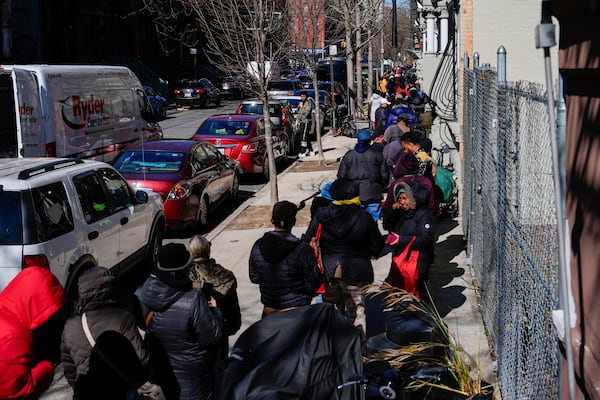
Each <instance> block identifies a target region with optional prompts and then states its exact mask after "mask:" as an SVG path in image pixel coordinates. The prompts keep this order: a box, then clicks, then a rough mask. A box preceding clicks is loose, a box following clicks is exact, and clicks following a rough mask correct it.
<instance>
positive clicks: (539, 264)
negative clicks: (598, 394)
mask: <svg viewBox="0 0 600 400" xmlns="http://www.w3.org/2000/svg"><path fill="white" fill-rule="evenodd" d="M496 77H497V74H496V71H495V70H494V69H492V68H490V67H483V68H482V67H478V66H476V67H474V68H473V69H469V68H466V69H465V73H464V85H463V95H462V97H463V110H464V114H463V118H464V119H463V126H464V129H463V133H464V144H465V147H464V169H463V171H464V177H463V178H464V192H463V196H464V197H463V204H464V207H463V212H462V216H463V226H464V227H465V232H466V234H467V240H468V252H469V257H470V259H471V265H472V269H473V273H474V277H475V279H476V281H477V285H478V287H479V291H480V295H481V303H482V313H483V318H484V322H485V324H486V326H487V329H488V331H489V333H490V335H491V339H492V344H493V346H494V349H495V351H496V355H497V363H498V371H497V373H498V380H499V382H500V392H501V395H502V398H503V399H508V400H525V399H531V400H533V399H536V400H537V399H556V398H558V376H559V373H558V366H559V361H558V357H559V354H558V342H557V338H556V334H555V331H554V329H553V326H552V319H551V312H552V310H553V309H556V308H557V304H558V269H559V267H558V242H557V234H556V223H557V220H556V209H555V203H554V185H553V180H552V153H551V145H550V136H549V129H548V127H549V125H548V123H549V122H548V114H547V108H546V98H545V90H544V88H543V87H541V86H539V85H536V84H532V83H529V82H522V81H521V82H506V83H501V84H498V83H497V82H496Z"/></svg>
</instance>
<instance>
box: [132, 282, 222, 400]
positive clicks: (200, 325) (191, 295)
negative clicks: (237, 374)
mask: <svg viewBox="0 0 600 400" xmlns="http://www.w3.org/2000/svg"><path fill="white" fill-rule="evenodd" d="M140 302H141V305H142V312H143V313H144V315H146V314H147V313H148V312H149V310H153V311H154V315H153V317H152V319H151V321H150V324H149V325H148V331H149V332H152V333H154V334H155V335H156V336H157V337H158V339H159V340H160V342H161V343H162V345H163V346H164V348H165V350H166V352H167V354H168V356H169V360H170V361H171V366H172V367H173V372H174V373H175V376H176V377H177V380H178V382H179V386H180V387H181V396H180V399H181V400H192V399H193V400H198V399H212V398H213V397H212V396H213V376H212V373H213V367H214V359H213V358H214V348H213V346H214V345H215V344H217V343H218V342H219V340H220V339H221V335H222V329H223V322H222V318H221V312H220V311H219V309H218V308H216V307H210V306H209V305H208V302H207V300H206V298H205V297H204V295H203V294H202V292H201V291H199V290H195V289H191V281H190V282H189V289H188V288H187V287H186V288H177V287H174V285H172V284H167V283H165V282H163V281H162V280H160V279H158V278H157V277H156V276H155V275H150V277H149V278H148V279H147V280H146V282H145V283H144V285H143V287H142V289H141V293H140Z"/></svg>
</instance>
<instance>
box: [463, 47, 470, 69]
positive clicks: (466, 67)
mask: <svg viewBox="0 0 600 400" xmlns="http://www.w3.org/2000/svg"><path fill="white" fill-rule="evenodd" d="M463 63H464V67H465V69H469V53H467V52H466V51H465V53H464V54H463Z"/></svg>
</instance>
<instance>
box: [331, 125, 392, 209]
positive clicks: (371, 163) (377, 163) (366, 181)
mask: <svg viewBox="0 0 600 400" xmlns="http://www.w3.org/2000/svg"><path fill="white" fill-rule="evenodd" d="M356 138H357V140H358V143H356V146H354V149H352V150H349V151H348V152H347V153H346V154H344V157H343V158H342V161H341V162H340V167H339V169H338V173H337V177H338V179H343V180H346V181H350V182H354V184H355V185H356V189H357V190H358V196H359V198H360V203H361V204H362V206H363V207H364V208H366V209H367V211H368V212H369V213H370V214H371V215H372V216H373V219H374V220H375V221H377V220H378V219H379V217H380V215H381V199H382V198H383V195H382V193H383V188H384V187H385V186H386V185H387V183H388V179H389V170H388V167H387V164H386V163H385V161H384V160H383V154H382V152H381V151H380V150H379V149H378V148H375V147H374V146H372V145H371V133H370V132H369V130H367V129H361V130H359V131H358V133H357V135H356Z"/></svg>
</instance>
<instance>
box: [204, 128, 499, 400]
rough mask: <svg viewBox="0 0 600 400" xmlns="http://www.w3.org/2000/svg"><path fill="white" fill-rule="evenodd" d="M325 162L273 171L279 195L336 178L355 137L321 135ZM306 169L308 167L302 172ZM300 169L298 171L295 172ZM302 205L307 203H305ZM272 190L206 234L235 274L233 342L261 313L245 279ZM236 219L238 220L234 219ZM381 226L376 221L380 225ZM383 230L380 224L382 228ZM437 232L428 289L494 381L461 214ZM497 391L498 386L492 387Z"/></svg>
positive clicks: (381, 274) (381, 267) (296, 194)
mask: <svg viewBox="0 0 600 400" xmlns="http://www.w3.org/2000/svg"><path fill="white" fill-rule="evenodd" d="M322 143H323V149H324V153H323V154H324V158H325V163H324V164H325V165H328V164H329V167H324V169H323V170H316V171H315V170H314V169H317V168H312V170H311V169H310V168H301V167H302V165H301V163H306V164H305V165H308V163H312V165H314V164H315V162H316V161H318V160H319V157H318V156H311V157H306V158H304V159H302V160H299V161H298V162H297V163H296V165H295V167H294V166H292V167H290V168H289V169H288V170H286V171H284V172H283V173H281V174H280V175H279V176H278V193H279V200H289V201H292V202H295V203H299V202H300V201H301V200H303V199H306V198H307V197H309V196H310V195H311V194H313V193H315V192H316V191H317V190H319V188H320V187H321V186H322V185H323V184H324V183H325V182H328V181H332V180H334V179H335V177H336V173H337V169H335V163H336V162H337V161H338V160H339V158H340V157H342V156H343V155H344V154H345V153H346V151H348V150H350V149H352V148H353V147H354V145H355V144H356V139H351V138H347V137H344V136H337V137H334V136H332V135H330V134H328V135H325V136H323V138H322ZM307 170H308V171H307ZM298 171H301V172H298ZM307 203H308V204H307V206H306V207H307V209H308V208H310V203H309V202H307ZM270 207H271V193H270V188H269V185H265V186H264V187H263V188H262V189H261V190H260V191H259V192H257V193H256V195H255V196H254V197H253V198H251V199H249V200H248V201H247V202H246V203H245V205H244V206H242V207H240V208H239V209H238V211H236V213H234V214H233V215H231V216H230V217H229V218H227V219H226V220H225V221H224V222H223V223H222V224H221V225H220V226H219V227H218V228H217V229H215V230H213V231H212V232H211V233H210V234H209V235H208V239H209V240H210V241H211V242H212V256H213V257H214V258H215V259H216V260H217V262H219V263H220V264H222V265H223V266H225V267H226V268H229V269H231V270H232V271H233V272H234V274H235V275H236V277H237V279H238V296H239V299H240V306H241V309H242V328H241V329H240V331H239V332H238V334H237V335H236V336H234V337H232V338H230V343H231V344H233V343H234V342H235V340H236V339H237V337H238V336H239V334H240V333H241V332H242V331H244V330H245V329H246V328H247V327H248V326H250V325H251V324H253V323H254V322H256V321H258V320H259V319H260V317H261V312H262V305H261V303H260V294H259V290H258V286H257V285H254V284H252V283H251V282H250V281H249V278H248V257H249V253H250V249H251V248H252V245H253V244H254V242H255V241H256V240H257V239H259V238H260V237H262V235H263V234H264V233H265V232H266V231H268V230H271V229H272V228H271V226H270V224H269V220H270ZM252 210H254V211H258V212H260V213H261V214H260V215H262V216H264V220H265V224H264V226H261V227H260V228H256V227H255V225H252V226H248V228H249V229H244V228H245V227H244V226H243V225H242V226H240V223H239V221H240V219H242V220H243V218H242V217H243V214H244V213H248V212H250V211H252ZM236 221H238V222H236ZM307 226H308V219H307V218H300V214H299V218H298V222H297V226H296V227H295V228H294V230H293V233H294V234H295V235H297V236H301V235H302V234H303V233H304V232H305V230H306V228H307ZM380 228H381V225H380ZM381 231H382V232H383V229H381ZM437 232H438V235H439V238H438V240H437V244H436V251H435V254H436V258H435V263H434V264H433V265H432V266H431V272H430V282H429V286H430V290H431V293H432V296H433V298H434V302H435V304H436V305H437V308H438V311H439V313H440V315H441V316H442V317H443V318H444V321H445V322H446V324H447V325H448V327H449V328H450V330H451V331H452V332H453V333H454V335H455V337H456V338H457V340H458V341H459V342H460V343H461V344H462V345H463V347H464V348H465V350H466V351H467V352H468V353H470V354H471V355H472V356H473V357H474V359H475V360H476V361H477V363H478V364H479V367H480V370H481V372H482V379H484V380H485V381H487V382H490V383H492V384H495V383H496V382H497V379H496V377H495V373H494V368H493V366H494V362H493V361H492V357H491V355H490V349H489V346H488V341H487V338H486V335H485V328H484V326H483V322H482V318H481V314H480V312H479V306H478V301H477V295H476V292H475V288H474V285H473V278H472V276H471V273H470V269H469V266H468V265H467V259H466V254H465V245H464V241H463V231H462V228H461V226H460V219H458V218H457V219H440V220H439V221H438V226H437ZM390 264H391V255H389V254H388V255H387V256H385V257H382V258H380V259H378V260H375V261H374V262H373V266H374V270H375V281H376V282H380V281H383V279H384V278H385V277H386V276H387V273H388V271H389V268H390ZM495 392H496V393H498V392H499V391H498V390H496V391H495Z"/></svg>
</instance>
